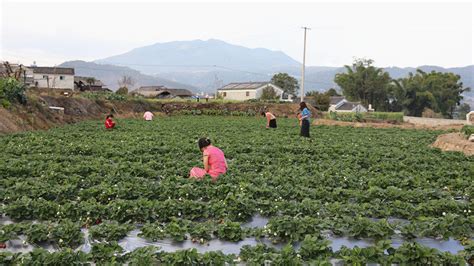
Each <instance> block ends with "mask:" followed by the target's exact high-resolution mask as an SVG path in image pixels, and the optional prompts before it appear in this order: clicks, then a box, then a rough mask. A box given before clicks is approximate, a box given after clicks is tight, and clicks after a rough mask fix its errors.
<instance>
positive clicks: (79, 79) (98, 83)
mask: <svg viewBox="0 0 474 266" xmlns="http://www.w3.org/2000/svg"><path fill="white" fill-rule="evenodd" d="M90 78H92V77H80V76H75V77H74V82H77V83H78V82H82V83H84V84H85V85H89V82H87V80H88V79H90ZM92 86H104V83H102V81H100V80H99V79H96V78H94V84H92Z"/></svg>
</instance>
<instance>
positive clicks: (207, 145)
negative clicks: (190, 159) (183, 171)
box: [189, 138, 227, 182]
mask: <svg viewBox="0 0 474 266" xmlns="http://www.w3.org/2000/svg"><path fill="white" fill-rule="evenodd" d="M198 146H199V149H200V150H201V152H202V162H203V164H204V169H203V168H199V167H193V168H192V169H191V171H190V172H189V178H191V179H193V178H194V179H197V180H202V179H203V178H204V176H205V175H206V174H209V175H210V176H211V179H212V181H213V182H216V181H217V178H218V177H219V175H221V174H225V173H226V172H227V161H226V159H225V156H224V152H223V151H222V150H221V149H219V148H217V147H214V146H213V145H211V140H210V139H208V138H200V139H199V140H198Z"/></svg>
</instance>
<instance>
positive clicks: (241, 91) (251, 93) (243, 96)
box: [217, 82, 293, 102]
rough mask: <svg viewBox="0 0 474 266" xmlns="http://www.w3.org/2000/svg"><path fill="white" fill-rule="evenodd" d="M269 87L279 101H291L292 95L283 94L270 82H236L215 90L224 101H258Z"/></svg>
mask: <svg viewBox="0 0 474 266" xmlns="http://www.w3.org/2000/svg"><path fill="white" fill-rule="evenodd" d="M267 87H270V88H273V90H274V91H275V92H276V95H277V96H278V97H279V99H280V101H288V102H289V101H293V95H289V94H287V93H285V92H284V91H283V90H282V89H281V88H280V87H278V86H276V85H274V84H272V83H270V82H238V83H229V84H227V85H225V86H224V87H222V88H220V89H218V90H217V92H218V93H219V95H220V96H222V98H223V99H225V100H237V101H245V100H252V99H260V97H262V92H263V89H265V88H267Z"/></svg>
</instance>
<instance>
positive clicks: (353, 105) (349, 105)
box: [328, 96, 373, 113]
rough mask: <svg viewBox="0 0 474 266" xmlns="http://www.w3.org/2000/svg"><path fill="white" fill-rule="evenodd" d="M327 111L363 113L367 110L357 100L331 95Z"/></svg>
mask: <svg viewBox="0 0 474 266" xmlns="http://www.w3.org/2000/svg"><path fill="white" fill-rule="evenodd" d="M328 111H329V112H341V113H342V112H357V113H364V112H367V111H368V110H367V108H365V107H364V106H363V105H362V104H360V103H359V102H350V101H348V100H346V98H345V97H344V96H333V97H331V98H330V102H329V110H328ZM372 111H373V110H372Z"/></svg>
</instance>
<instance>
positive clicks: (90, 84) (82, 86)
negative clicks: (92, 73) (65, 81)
mask: <svg viewBox="0 0 474 266" xmlns="http://www.w3.org/2000/svg"><path fill="white" fill-rule="evenodd" d="M74 90H78V91H111V90H109V89H108V88H107V87H106V86H105V85H104V83H102V81H100V80H98V79H96V78H93V77H80V76H75V77H74Z"/></svg>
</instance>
